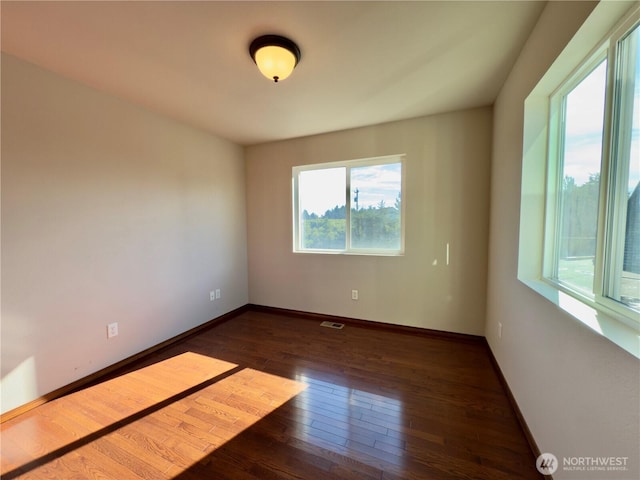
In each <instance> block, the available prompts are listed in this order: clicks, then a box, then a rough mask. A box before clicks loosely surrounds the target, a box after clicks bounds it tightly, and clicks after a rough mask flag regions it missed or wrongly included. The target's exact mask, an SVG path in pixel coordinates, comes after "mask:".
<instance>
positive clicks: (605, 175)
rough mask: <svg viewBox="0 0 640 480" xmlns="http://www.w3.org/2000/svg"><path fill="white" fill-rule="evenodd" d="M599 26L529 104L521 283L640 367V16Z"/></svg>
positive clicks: (635, 12) (639, 11)
mask: <svg viewBox="0 0 640 480" xmlns="http://www.w3.org/2000/svg"><path fill="white" fill-rule="evenodd" d="M597 11H598V10H596V13H597ZM600 11H606V10H600ZM594 18H595V19H594V20H593V23H591V24H589V25H588V26H587V28H583V29H581V31H579V32H578V34H577V35H576V37H574V40H573V41H572V42H571V43H570V44H569V46H568V47H567V49H566V50H565V52H563V54H562V55H561V57H559V58H558V60H557V61H556V62H555V63H554V64H553V65H552V67H551V68H550V69H549V71H548V72H547V74H545V76H544V77H543V78H542V79H541V81H540V82H539V84H538V85H537V86H536V87H535V88H534V90H533V91H532V92H531V94H530V95H529V97H527V99H526V101H525V125H524V139H523V140H524V141H523V170H522V190H521V192H522V193H521V217H520V251H519V258H518V278H519V279H520V280H521V281H523V282H524V283H526V284H527V285H529V286H530V287H531V288H533V289H534V290H536V291H537V292H538V293H540V294H542V295H544V296H545V297H546V298H547V299H549V300H550V301H552V302H554V303H555V304H557V305H558V306H559V307H560V308H562V309H564V310H566V311H567V312H569V313H570V314H572V315H573V316H574V317H575V318H577V319H579V320H581V321H582V322H583V323H584V324H586V325H588V326H589V327H591V328H592V329H594V330H596V331H597V332H598V333H600V334H602V335H604V336H606V337H607V338H609V339H611V340H612V341H614V342H615V343H617V344H618V345H620V346H621V347H623V348H625V349H626V350H627V351H629V352H631V353H632V354H634V355H636V356H638V357H639V358H640V350H639V348H638V339H639V338H640V337H639V335H638V334H639V332H640V8H638V7H637V6H636V7H632V9H631V10H630V11H628V12H625V14H624V15H623V16H622V19H621V20H618V21H617V25H616V26H614V23H615V22H616V19H613V20H611V23H610V24H609V25H610V26H609V27H608V28H611V30H610V31H609V33H608V34H606V36H605V40H604V41H602V40H601V38H602V37H600V39H594V40H595V41H594V43H592V44H591V52H587V51H586V49H583V50H580V49H581V48H583V46H582V45H581V44H582V43H584V40H585V38H587V36H586V35H593V34H594V32H595V31H597V30H596V29H595V28H594V25H595V24H596V23H598V22H599V23H600V25H604V24H605V23H604V22H602V21H601V20H602V17H600V18H599V19H598V17H597V15H596V16H595V17H594ZM618 18H620V17H618ZM589 20H591V17H590V19H588V20H587V23H588V22H589ZM612 27H613V28H612ZM585 32H590V33H588V34H587V33H585ZM603 34H604V32H602V33H601V34H600V35H603ZM576 38H577V39H578V43H576ZM594 46H595V47H596V48H595V49H593V47H594ZM587 48H588V47H587ZM579 51H583V52H584V53H583V54H582V55H583V56H582V60H580V57H578V54H577V52H579ZM570 62H574V63H572V64H571V63H570ZM568 63H569V64H568ZM567 64H568V65H567ZM571 65H573V67H574V70H573V71H572V72H569V71H567V70H568V69H569V68H571ZM545 137H546V143H545V142H544V141H541V140H542V139H544V138H545Z"/></svg>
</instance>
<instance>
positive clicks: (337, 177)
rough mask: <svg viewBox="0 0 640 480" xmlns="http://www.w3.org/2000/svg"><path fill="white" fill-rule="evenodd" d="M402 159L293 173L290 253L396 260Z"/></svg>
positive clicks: (401, 220) (309, 168) (300, 169)
mask: <svg viewBox="0 0 640 480" xmlns="http://www.w3.org/2000/svg"><path fill="white" fill-rule="evenodd" d="M403 163H404V161H403V157H402V156H400V155H395V156H390V157H379V158H373V159H366V160H351V161H345V162H332V163H326V164H320V165H305V166H299V167H294V168H293V231H294V248H293V249H294V251H296V252H315V253H360V254H377V255H400V254H402V253H403V250H404V235H403V231H404V215H403V205H402V187H403V179H404V168H403Z"/></svg>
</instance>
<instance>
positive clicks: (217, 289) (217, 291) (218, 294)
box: [216, 288, 220, 300]
mask: <svg viewBox="0 0 640 480" xmlns="http://www.w3.org/2000/svg"><path fill="white" fill-rule="evenodd" d="M219 298H220V289H219V288H216V300H217V299H219Z"/></svg>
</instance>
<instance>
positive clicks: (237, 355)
mask: <svg viewBox="0 0 640 480" xmlns="http://www.w3.org/2000/svg"><path fill="white" fill-rule="evenodd" d="M319 323H320V322H319V321H315V320H309V319H306V318H298V317H292V316H283V315H275V314H270V313H265V312H258V311H248V312H245V313H242V314H241V315H240V316H238V317H236V318H233V319H231V320H229V321H228V322H226V323H224V324H222V325H218V326H216V327H214V328H211V329H209V330H206V331H203V332H200V333H198V334H196V335H194V336H192V337H189V338H187V339H185V340H183V341H181V342H179V343H178V344H175V345H172V346H170V347H168V348H166V349H164V350H162V351H160V352H156V353H155V354H153V355H151V356H150V357H148V358H146V359H144V360H141V361H139V362H137V363H136V365H133V366H130V367H128V368H127V369H126V370H123V371H121V372H118V373H117V374H114V375H112V376H111V378H109V379H107V380H105V381H103V382H100V383H96V384H94V385H92V386H90V387H88V388H85V389H82V390H80V391H77V392H74V393H72V394H70V395H67V396H65V397H62V398H59V399H57V400H55V401H52V402H49V403H47V404H45V405H42V406H40V407H38V408H36V409H34V410H32V411H30V412H27V413H25V414H23V415H21V416H19V417H17V418H14V419H12V420H9V421H7V422H5V423H3V424H2V425H1V426H0V435H1V437H0V439H1V442H0V453H1V461H0V475H1V476H2V478H3V479H6V480H10V479H16V478H20V479H23V478H24V479H26V478H34V479H81V478H82V479H84V478H87V479H110V478H112V479H121V480H125V479H179V480H195V479H216V480H217V479H233V480H271V479H274V480H276V479H278V480H290V479H309V480H323V479H362V480H373V479H376V480H397V479H476V480H481V479H487V480H501V479H510V480H514V479H541V478H543V477H542V476H541V475H540V474H538V473H537V471H536V468H535V459H534V457H533V454H532V452H531V450H530V448H529V446H528V444H527V441H526V439H525V437H524V434H523V432H522V430H521V428H520V426H519V424H518V422H517V420H516V417H515V414H514V412H513V410H512V409H511V406H510V404H509V401H508V399H507V396H506V393H505V392H504V390H503V388H502V386H501V384H500V382H499V380H498V376H497V374H496V372H495V370H494V369H493V366H492V364H491V360H490V356H489V352H488V351H487V347H486V345H485V344H484V343H483V342H481V341H477V342H476V341H473V340H470V341H464V340H461V341H457V340H452V339H447V338H436V337H434V338H432V337H428V336H424V335H418V336H416V335H410V334H407V333H402V332H393V331H389V330H380V329H373V328H366V327H362V326H354V325H349V324H347V325H346V326H345V328H344V329H342V330H334V329H329V328H323V327H320V325H319Z"/></svg>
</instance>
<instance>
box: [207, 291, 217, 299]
mask: <svg viewBox="0 0 640 480" xmlns="http://www.w3.org/2000/svg"><path fill="white" fill-rule="evenodd" d="M215 299H216V292H215V291H213V290H211V291H210V292H209V301H211V302H213V301H214V300H215Z"/></svg>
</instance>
